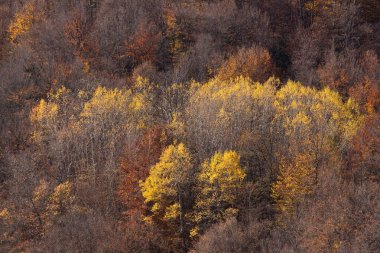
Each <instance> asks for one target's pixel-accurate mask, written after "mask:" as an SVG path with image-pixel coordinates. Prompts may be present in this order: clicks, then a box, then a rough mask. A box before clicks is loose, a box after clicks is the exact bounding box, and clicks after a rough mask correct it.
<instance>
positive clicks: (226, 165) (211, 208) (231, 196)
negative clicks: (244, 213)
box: [192, 151, 246, 236]
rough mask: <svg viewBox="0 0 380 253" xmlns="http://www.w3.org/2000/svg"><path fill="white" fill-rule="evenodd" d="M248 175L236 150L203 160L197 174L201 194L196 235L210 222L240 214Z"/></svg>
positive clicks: (196, 213) (193, 232) (196, 212)
mask: <svg viewBox="0 0 380 253" xmlns="http://www.w3.org/2000/svg"><path fill="white" fill-rule="evenodd" d="M245 176H246V173H245V170H244V169H243V168H242V167H241V166H240V156H239V154H237V153H236V152H235V151H225V152H224V153H220V152H217V153H215V155H214V156H213V157H212V158H211V159H210V160H206V161H205V162H203V164H202V166H201V170H200V172H199V175H198V177H197V184H198V188H199V195H198V197H197V199H196V208H195V209H196V211H195V215H194V219H195V222H196V224H197V225H198V226H197V227H196V228H195V229H194V230H193V231H192V235H193V236H195V235H197V233H198V230H203V229H204V228H205V227H206V226H207V225H209V224H210V223H214V222H218V221H222V220H224V219H225V218H227V217H229V216H232V215H235V214H236V213H237V211H238V210H237V208H236V202H237V200H238V195H239V192H241V189H242V187H243V180H244V178H245Z"/></svg>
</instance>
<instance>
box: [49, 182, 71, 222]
mask: <svg viewBox="0 0 380 253" xmlns="http://www.w3.org/2000/svg"><path fill="white" fill-rule="evenodd" d="M72 187H73V186H72V183H71V182H69V181H66V182H64V183H61V184H59V185H58V186H56V187H55V189H54V191H53V193H52V194H51V196H50V198H49V204H48V207H47V209H48V211H49V213H50V214H51V215H52V216H57V215H62V214H64V213H65V212H66V211H67V210H69V209H70V207H71V206H72V204H73V202H74V196H73V193H72Z"/></svg>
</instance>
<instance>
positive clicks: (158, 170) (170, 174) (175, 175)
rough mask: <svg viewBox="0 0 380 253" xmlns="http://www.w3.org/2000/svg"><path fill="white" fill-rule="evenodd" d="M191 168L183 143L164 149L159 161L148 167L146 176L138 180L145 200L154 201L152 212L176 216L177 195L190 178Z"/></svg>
mask: <svg viewBox="0 0 380 253" xmlns="http://www.w3.org/2000/svg"><path fill="white" fill-rule="evenodd" d="M191 168H192V163H191V157H190V152H189V150H188V149H187V148H186V147H185V145H184V144H183V143H180V144H178V145H170V146H169V147H167V148H166V149H165V150H164V152H163V153H162V154H161V157H160V160H159V162H158V163H157V164H155V165H154V166H153V167H152V168H151V169H150V172H149V176H148V178H147V179H146V180H145V181H144V182H140V187H141V190H142V194H143V196H144V198H145V201H146V202H147V203H154V205H153V207H152V209H151V211H152V212H153V213H155V214H160V213H161V214H163V217H164V218H165V219H175V218H177V217H178V215H179V205H180V203H179V197H180V195H181V194H182V191H184V190H185V189H184V188H183V187H184V184H186V182H188V180H189V179H190V178H189V177H190V173H191Z"/></svg>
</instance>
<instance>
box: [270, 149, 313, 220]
mask: <svg viewBox="0 0 380 253" xmlns="http://www.w3.org/2000/svg"><path fill="white" fill-rule="evenodd" d="M314 173H315V168H314V167H313V165H312V164H311V161H310V158H309V157H308V156H307V155H298V156H297V157H295V158H294V161H292V162H287V161H282V162H281V163H280V171H279V176H278V179H277V181H276V183H275V184H274V185H273V188H272V193H273V195H272V196H273V198H274V199H275V201H276V203H277V210H278V211H279V212H280V214H281V216H280V220H281V219H283V218H286V217H288V216H290V215H292V214H293V211H294V206H295V205H296V204H297V203H301V202H302V201H303V200H304V198H305V196H307V195H308V194H310V193H312V190H313V186H314V185H315V181H314V180H315V174H314Z"/></svg>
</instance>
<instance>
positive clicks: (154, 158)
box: [118, 126, 167, 218]
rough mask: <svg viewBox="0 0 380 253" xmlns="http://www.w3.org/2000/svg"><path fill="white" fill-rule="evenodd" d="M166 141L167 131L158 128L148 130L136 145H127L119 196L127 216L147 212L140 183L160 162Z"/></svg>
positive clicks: (121, 171) (121, 163) (121, 164)
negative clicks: (151, 168)
mask: <svg viewBox="0 0 380 253" xmlns="http://www.w3.org/2000/svg"><path fill="white" fill-rule="evenodd" d="M166 141H167V138H166V136H165V130H164V129H163V128H162V127H159V126H156V127H153V128H151V129H148V130H146V131H145V132H144V133H143V135H142V136H141V137H139V139H138V140H137V141H136V143H133V144H132V145H130V144H129V145H128V144H127V145H125V147H124V152H123V153H122V154H121V157H120V165H119V167H120V176H121V180H120V183H119V187H118V195H119V198H120V200H121V202H122V203H123V204H124V205H125V209H126V215H127V216H129V215H132V214H133V213H134V212H137V215H143V214H144V211H146V210H144V209H146V207H145V206H144V198H143V195H142V192H141V189H140V188H139V182H140V181H145V180H146V179H147V177H148V176H149V169H150V167H152V166H153V165H154V164H155V163H157V162H158V160H159V157H160V155H161V153H162V151H163V149H164V145H165V143H166ZM140 218H141V217H140Z"/></svg>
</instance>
